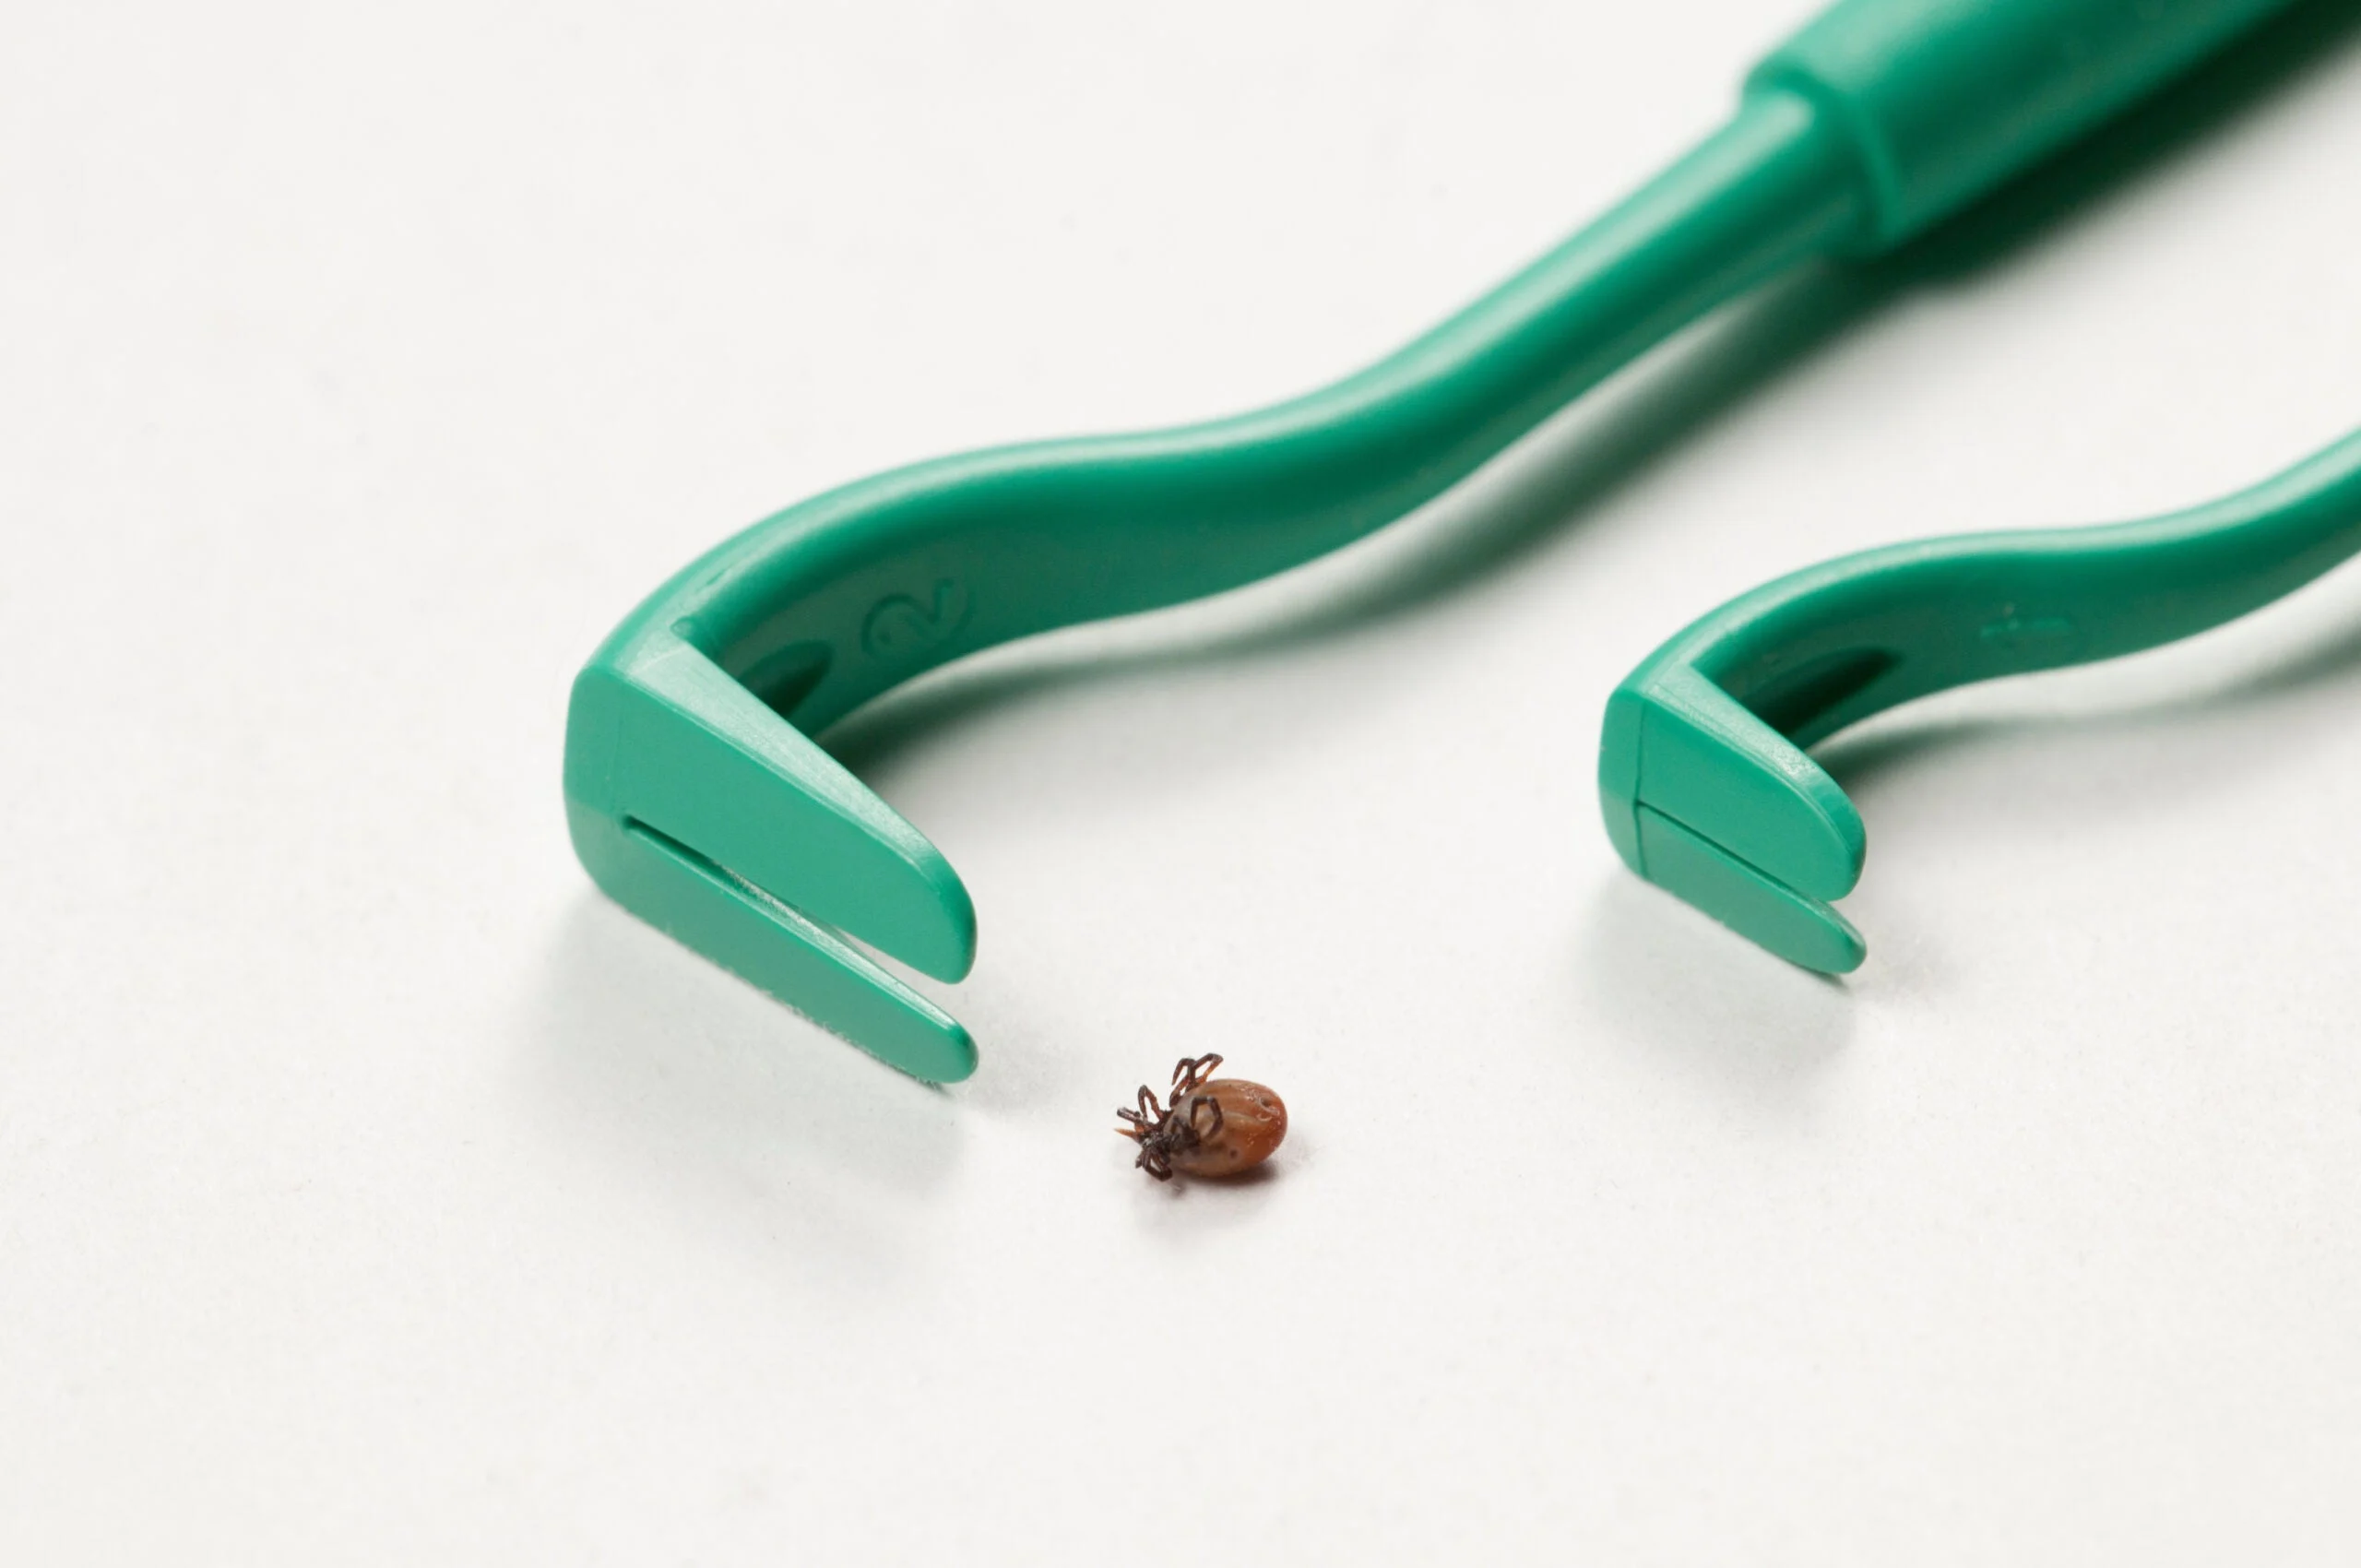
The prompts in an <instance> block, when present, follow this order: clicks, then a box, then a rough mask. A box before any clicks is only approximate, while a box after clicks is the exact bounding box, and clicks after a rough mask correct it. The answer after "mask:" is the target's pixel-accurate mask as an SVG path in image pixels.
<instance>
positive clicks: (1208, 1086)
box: [1115, 1056, 1287, 1182]
mask: <svg viewBox="0 0 2361 1568" xmlns="http://www.w3.org/2000/svg"><path fill="white" fill-rule="evenodd" d="M1220 1065H1221V1058H1220V1057H1218V1056H1200V1057H1197V1058H1195V1059H1193V1060H1192V1059H1191V1058H1188V1057H1182V1058H1181V1064H1180V1065H1179V1066H1177V1067H1175V1068H1173V1069H1172V1108H1171V1109H1170V1110H1169V1111H1168V1110H1166V1109H1165V1108H1164V1107H1163V1106H1162V1105H1160V1104H1158V1103H1157V1098H1156V1091H1155V1090H1154V1089H1151V1088H1149V1087H1147V1086H1146V1085H1145V1084H1142V1085H1141V1086H1140V1099H1139V1105H1138V1108H1137V1109H1135V1110H1133V1109H1124V1110H1119V1111H1116V1112H1115V1114H1116V1115H1118V1116H1120V1117H1121V1118H1122V1119H1123V1121H1124V1122H1125V1123H1128V1125H1125V1126H1121V1127H1118V1128H1116V1129H1115V1131H1117V1132H1118V1133H1121V1134H1123V1136H1125V1137H1127V1138H1130V1139H1132V1140H1133V1141H1134V1142H1136V1143H1137V1144H1138V1145H1139V1146H1140V1157H1139V1158H1138V1159H1136V1160H1134V1161H1133V1164H1135V1165H1137V1166H1138V1167H1139V1168H1140V1169H1141V1170H1145V1171H1146V1172H1147V1173H1148V1174H1149V1175H1151V1176H1153V1177H1155V1178H1156V1179H1157V1181H1159V1182H1169V1181H1170V1180H1172V1177H1173V1173H1174V1172H1175V1171H1178V1172H1179V1173H1180V1174H1181V1175H1183V1176H1235V1175H1237V1174H1238V1173H1239V1172H1240V1171H1242V1170H1253V1169H1254V1167H1256V1166H1258V1165H1260V1164H1262V1163H1263V1162H1264V1160H1266V1159H1268V1158H1271V1151H1272V1150H1274V1149H1275V1148H1277V1147H1278V1146H1279V1140H1280V1139H1282V1138H1284V1137H1286V1136H1287V1106H1286V1104H1285V1103H1284V1102H1283V1101H1282V1100H1281V1099H1279V1097H1278V1096H1277V1095H1275V1094H1273V1093H1272V1092H1271V1091H1270V1090H1269V1089H1266V1088H1264V1087H1263V1086H1262V1085H1260V1084H1250V1083H1248V1082H1247V1081H1246V1080H1245V1079H1243V1078H1216V1077H1214V1076H1213V1070H1214V1069H1215V1068H1216V1067H1218V1066H1220Z"/></svg>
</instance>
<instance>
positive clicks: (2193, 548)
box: [1598, 434, 2361, 974]
mask: <svg viewBox="0 0 2361 1568" xmlns="http://www.w3.org/2000/svg"><path fill="white" fill-rule="evenodd" d="M2356 552H2361V434H2354V435H2351V436H2348V437H2346V438H2345V439H2344V440H2343V441H2342V442H2339V443H2338V444H2337V445H2334V446H2331V447H2330V448H2329V449H2328V450H2327V451H2325V452H2322V453H2320V454H2319V456H2318V457H2312V458H2310V459H2309V460H2308V461H2306V462H2304V463H2302V464H2300V465H2298V466H2297V467H2296V468H2293V469H2289V470H2288V471H2287V472H2285V473H2284V474H2281V475H2279V476H2278V477H2277V478H2275V479H2272V480H2270V481H2266V482H2264V483H2262V484H2260V485H2257V486H2256V487H2255V488H2254V489H2252V490H2248V491H2245V492H2243V493H2239V494H2236V495H2233V496H2231V497H2229V498H2228V499H2227V500H2225V501H2217V502H2215V503H2213V505H2207V506H2200V507H2198V508H2197V509H2195V510H2194V511H2189V512H2181V513H2177V514H2175V515H2174V516H2172V517H2159V518H2155V519H2153V520H2151V521H2147V522H2138V523H2122V524H2118V525H2115V526H2112V527H2107V528H2086V529H2049V530H2036V531H2029V532H2019V533H1987V534H1970V535H1966V536H1964V537H1961V538H1956V539H1941V540H1929V541H1926V542H1923V543H1916V544H1897V545H1892V546H1888V547H1886V548H1884V549H1880V550H1871V551H1866V552H1862V553H1860V554H1857V555H1848V556H1845V558H1844V559H1842V560H1838V561H1832V562H1829V563H1827V564H1823V565H1819V566H1813V567H1811V568H1809V569H1808V570H1806V571H1801V572H1797V573H1796V574H1795V575H1794V576H1787V577H1783V578H1781V579H1780V580H1778V581H1777V582H1774V583H1771V584H1769V585H1767V586H1765V587H1763V588H1757V589H1755V590H1754V591H1753V592H1751V593H1749V594H1746V595H1745V596H1743V597H1741V598H1739V599H1736V600H1731V601H1730V602H1729V603H1728V604H1726V605H1724V606H1723V607H1722V608H1721V609H1719V610H1716V611H1714V612H1713V613H1712V614H1710V615H1708V616H1706V617H1705V618H1704V619H1703V620H1702V621H1700V622H1698V623H1697V624H1695V625H1693V626H1691V627H1690V628H1689V629H1688V630H1686V631H1684V632H1682V633H1681V634H1680V635H1679V636H1677V637H1675V638H1673V639H1672V641H1670V642H1668V643H1667V644H1665V646H1664V647H1661V648H1658V649H1657V650H1656V651H1655V653H1654V654H1652V655H1651V656H1650V657H1649V658H1648V660H1647V662H1645V663H1643V664H1642V665H1641V666H1640V667H1639V668H1638V669H1637V670H1635V671H1632V672H1631V678H1630V679H1628V680H1626V681H1625V682H1624V683H1623V684H1622V685H1621V686H1620V687H1619V688H1618V689H1617V691H1616V693H1615V695H1614V696H1613V697H1611V698H1610V699H1608V707H1607V722H1606V727H1605V733H1604V735H1603V736H1602V738H1601V742H1600V747H1599V761H1598V789H1599V801H1600V805H1601V807H1602V809H1603V811H1604V813H1605V815H1606V818H1607V833H1608V837H1609V838H1611V839H1613V840H1614V843H1615V848H1616V849H1617V850H1618V851H1619V852H1620V853H1621V855H1622V857H1623V860H1624V862H1625V863H1626V864H1627V865H1629V866H1630V867H1631V869H1632V870H1633V871H1635V872H1638V873H1640V874H1641V875H1642V876H1643V877H1645V878H1647V879H1648V880H1649V881H1651V882H1653V883H1655V884H1656V885H1659V886H1661V887H1664V888H1667V889H1668V890H1670V891H1671V892H1673V893H1676V894H1678V895H1679V896H1680V897H1683V898H1685V899H1687V900H1688V901H1689V902H1690V903H1691V904H1694V905H1696V906H1697V907H1698V908H1699V909H1703V910H1704V911H1705V912H1706V913H1707V914H1709V915H1712V916H1714V918H1715V919H1716V920H1719V921H1722V922H1723V923H1725V924H1726V925H1728V926H1730V927H1731V928H1732V929H1734V930H1736V931H1737V932H1739V933H1740V934H1741V935H1744V936H1747V937H1750V938H1751V939H1753V940H1754V941H1755V942H1758V943H1760V944H1762V945H1763V946H1764V947H1767V948H1769V949H1770V950H1771V951H1772V952H1774V953H1776V954H1778V955H1779V956H1781V957H1783V958H1786V959H1788V960H1790V961H1791V962H1794V963H1797V964H1800V965H1802V966H1803V967H1804V968H1809V969H1818V970H1821V971H1823V972H1825V973H1831V974H1842V973H1845V972H1846V971H1848V970H1851V969H1853V968H1857V967H1858V966H1859V965H1860V962H1861V960H1862V958H1863V957H1864V956H1866V955H1867V952H1868V949H1867V947H1866V946H1865V944H1863V942H1862V940H1861V936H1860V933H1859V932H1857V931H1855V930H1854V929H1853V927H1852V925H1851V924H1850V923H1848V922H1847V921H1845V917H1844V916H1842V915H1840V914H1838V913H1837V912H1836V911H1835V910H1834V909H1831V908H1829V905H1830V902H1831V901H1832V900H1834V899H1837V898H1841V897H1844V896H1845V894H1847V893H1849V892H1851V891H1852V890H1853V887H1854V885H1855V884H1856V883H1857V882H1858V881H1859V880H1860V875H1861V863H1862V859H1863V856H1864V855H1865V853H1866V852H1867V849H1868V838H1867V836H1866V834H1865V833H1864V831H1863V829H1862V826H1861V817H1860V814H1859V813H1858V812H1857V811H1856V810H1855V809H1854V807H1853V802H1851V801H1850V800H1848V799H1846V798H1845V792H1844V790H1840V789H1838V788H1837V786H1836V782H1835V780H1834V779H1833V778H1830V777H1829V776H1828V775H1827V773H1825V772H1824V771H1822V770H1821V767H1820V766H1819V765H1818V764H1817V763H1815V762H1813V761H1812V760H1811V758H1809V756H1806V755H1805V754H1804V752H1803V748H1804V747H1806V746H1809V745H1810V744H1812V743H1813V742H1816V741H1819V740H1821V739H1823V738H1825V737H1827V736H1829V735H1832V734H1833V733H1835V732H1836V731H1839V730H1841V729H1843V728H1845V726H1846V725H1849V724H1854V723H1857V722H1858V721H1859V720H1861V719H1867V718H1868V717H1869V716H1870V715H1871V714H1874V713H1880V712H1883V711H1884V710H1885V709H1887V708H1890V707H1893V706H1895V705H1896V704H1898V703H1905V702H1908V701H1910V700H1912V699H1913V698H1916V697H1922V696H1926V695H1928V694H1930V693H1934V692H1940V691H1946V690H1949V689H1950V688H1951V687H1953V686H1959V685H1964V684H1967V683H1970V682H1975V681H1988V680H1991V679H1993V678H1994V677H1996V676H2001V675H2016V674H2023V673H2024V672H2026V671H2035V670H2054V669H2057V668H2058V667H2060V666H2062V665H2069V664H2085V663H2089V662H2091V661H2092V660H2094V659H2114V658H2117V657H2118V656H2120V655H2122V654H2127V653H2136V652H2138V651H2139V650H2140V649H2142V648H2147V647H2155V646H2157V645H2158V644H2160V643H2168V642H2173V641H2176V640H2177V639H2179V638H2181V637H2186V636H2192V635H2194V634H2195V633H2198V632H2201V631H2204V630H2205V629H2207V628H2208V627H2211V626H2216V625H2219V624H2222V623H2223V622H2225V621H2228V620H2231V619H2234V618H2235V617H2236V616H2240V615H2243V614H2245V613H2247V612H2248V611H2250V610H2253V609H2256V608H2258V607H2259V606H2261V605H2264V604H2268V603H2270V602H2271V601H2272V600H2274V599H2277V598H2279V597H2280V596H2281V595H2283V594H2285V593H2288V592H2291V591H2293V590H2294V589H2296V588H2300V587H2301V586H2303V585H2304V584H2305V583H2308V582H2309V581H2311V580H2312V579H2313V578H2314V577H2316V576H2319V575H2320V574H2321V573H2323V572H2325V571H2328V570H2329V569H2330V568H2331V567H2333V566H2335V565H2336V564H2339V563H2340V562H2342V561H2343V560H2345V559H2346V558H2347V557H2348V556H2351V555H2353V554H2355V553H2356Z"/></svg>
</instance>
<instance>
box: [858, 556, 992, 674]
mask: <svg viewBox="0 0 2361 1568" xmlns="http://www.w3.org/2000/svg"><path fill="white" fill-rule="evenodd" d="M932 597H933V602H931V603H928V602H926V601H925V600H920V599H919V598H917V597H915V596H913V595H910V594H907V593H896V594H888V595H886V596H885V597H884V599H881V600H878V601H877V602H876V603H875V604H873V605H872V606H871V607H870V611H869V618H868V619H867V620H865V621H863V622H861V624H860V646H861V647H865V648H867V649H868V650H869V656H870V657H871V658H872V659H884V660H889V661H900V660H903V659H917V658H919V657H921V656H922V655H925V654H929V653H931V652H933V651H934V650H935V649H936V648H939V647H942V646H943V644H944V643H947V642H949V641H950V640H951V639H952V638H953V637H955V636H958V634H959V629H960V628H961V627H963V626H965V625H966V624H967V612H968V609H969V604H968V601H967V588H965V587H964V586H963V585H961V584H960V582H959V581H958V580H957V579H956V578H954V577H943V578H941V579H939V580H937V582H936V583H935V585H934V593H933V596H932Z"/></svg>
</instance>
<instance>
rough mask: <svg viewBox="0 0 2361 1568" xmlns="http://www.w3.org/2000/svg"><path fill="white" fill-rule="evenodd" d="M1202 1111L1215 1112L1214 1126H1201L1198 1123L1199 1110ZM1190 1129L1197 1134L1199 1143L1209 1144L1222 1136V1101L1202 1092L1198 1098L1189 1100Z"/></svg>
mask: <svg viewBox="0 0 2361 1568" xmlns="http://www.w3.org/2000/svg"><path fill="white" fill-rule="evenodd" d="M1198 1111H1212V1112H1213V1113H1214V1124H1213V1125H1212V1126H1210V1127H1200V1126H1199V1125H1197V1112H1198ZM1189 1131H1191V1132H1192V1133H1194V1134H1197V1141H1198V1142H1199V1143H1204V1144H1209V1143H1211V1142H1213V1141H1214V1140H1215V1139H1216V1138H1218V1137H1220V1136H1221V1101H1219V1100H1217V1099H1215V1098H1214V1097H1213V1096H1211V1095H1209V1094H1201V1095H1199V1096H1198V1097H1197V1098H1196V1099H1192V1100H1191V1101H1190V1102H1189Z"/></svg>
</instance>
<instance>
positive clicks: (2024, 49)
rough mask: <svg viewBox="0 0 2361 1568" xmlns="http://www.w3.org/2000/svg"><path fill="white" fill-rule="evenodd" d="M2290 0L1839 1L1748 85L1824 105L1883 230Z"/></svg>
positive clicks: (2019, 159)
mask: <svg viewBox="0 0 2361 1568" xmlns="http://www.w3.org/2000/svg"><path fill="white" fill-rule="evenodd" d="M2289 3H2290V0H1843V3H1842V4H1840V5H1837V6H1831V7H1830V8H1829V9H1828V10H1826V11H1823V12H1821V14H1820V16H1819V17H1818V18H1814V19H1813V20H1812V21H1811V22H1810V23H1809V24H1808V25H1807V26H1806V27H1805V28H1804V30H1802V31H1801V32H1798V33H1797V34H1796V36H1795V37H1794V38H1792V39H1790V40H1788V42H1786V44H1785V45H1784V46H1782V47H1781V48H1779V49H1778V50H1776V51H1775V52H1774V53H1772V55H1771V56H1770V58H1768V59H1766V60H1765V61H1763V62H1762V65H1759V66H1757V67H1756V68H1755V71H1754V74H1753V75H1752V77H1750V79H1749V85H1750V87H1751V88H1753V89H1757V90H1760V89H1766V88H1772V89H1787V90H1790V91H1794V92H1798V93H1801V94H1802V95H1804V96H1805V97H1807V98H1809V99H1810V100H1812V101H1814V102H1816V103H1819V104H1821V105H1822V106H1823V107H1824V108H1825V109H1826V110H1827V111H1828V112H1829V113H1830V114H1831V116H1832V118H1833V120H1834V122H1835V123H1836V124H1838V125H1842V126H1843V127H1844V128H1845V133H1846V134H1847V135H1848V136H1849V137H1851V139H1852V141H1853V143H1854V145H1855V147H1856V148H1857V150H1858V152H1859V154H1860V159H1861V165H1862V170H1863V172H1864V175H1865V177H1866V180H1867V185H1868V196H1869V207H1868V209H1869V214H1870V225H1869V231H1868V232H1866V233H1865V234H1864V235H1863V236H1862V244H1863V247H1864V248H1865V249H1870V250H1878V249H1883V248H1884V247H1886V246H1889V245H1892V244H1896V243H1898V242H1900V241H1902V240H1904V239H1907V238H1908V237H1910V236H1911V235H1913V234H1915V233H1917V232H1919V231H1921V230H1923V229H1925V228H1926V227H1927V226H1928V224H1930V223H1933V222H1934V221H1936V220H1938V219H1940V218H1942V217H1943V216H1944V215H1945V214H1947V213H1950V212H1952V211H1954V210H1955V209H1957V208H1959V207H1960V206H1962V205H1963V204H1964V203H1966V202H1968V201H1971V200H1973V199H1974V198H1975V197H1976V196H1981V195H1983V194H1984V193H1985V192H1987V191H1988V190H1990V189H1991V188H1992V187H1993V186H1995V185H1997V184H1999V183H2000V182H2001V181H2003V180H2005V179H2007V178H2008V177H2009V176H2010V175H2011V174H2014V173H2015V172H2018V171H2019V170H2022V169H2023V168H2024V167H2026V166H2027V165H2028V164H2030V163H2032V162H2034V161H2035V160H2038V159H2040V158H2042V157H2043V156H2045V155H2047V153H2050V152H2052V151H2055V150H2056V149H2057V148H2059V147H2061V146H2063V145H2064V144H2065V143H2066V142H2068V141H2069V140H2070V139H2072V138H2073V137H2076V136H2079V135H2081V134H2082V132H2084V131H2087V130H2089V129H2090V128H2092V127H2093V126H2094V125H2097V124H2098V123H2099V122H2100V121H2102V120H2105V119H2106V118H2107V117H2108V116H2110V115H2112V114H2114V113H2117V112H2118V111H2120V110H2122V109H2124V108H2125V107H2127V106H2128V105H2130V103H2131V102H2132V101H2134V100H2136V99H2138V98H2140V97H2142V95H2144V94H2145V93H2147V92H2149V91H2150V90H2152V89H2154V88H2155V87H2157V86H2158V85H2159V84H2161V83H2162V82H2164V81H2165V80H2166V79H2167V78H2169V77H2173V76H2174V75H2176V74H2177V73H2178V72H2180V71H2182V70H2184V69H2186V68H2187V67H2189V65H2194V64H2195V63H2196V62H2197V61H2198V60H2200V59H2201V58H2202V57H2203V56H2205V55H2206V54H2208V53H2211V52H2212V51H2213V50H2214V49H2216V48H2218V47H2219V46H2220V45H2221V44H2222V43H2224V42H2226V41H2227V40H2228V39H2230V38H2231V37H2233V36H2234V35H2236V34H2237V33H2238V32H2241V31H2243V30H2245V29H2247V28H2248V27H2250V26H2252V25H2253V24H2254V23H2256V22H2259V21H2260V20H2261V19H2263V18H2265V17H2268V16H2270V15H2271V14H2272V13H2273V12H2275V11H2281V10H2284V9H2285V8H2286V7H2287V6H2288V4H2289Z"/></svg>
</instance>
